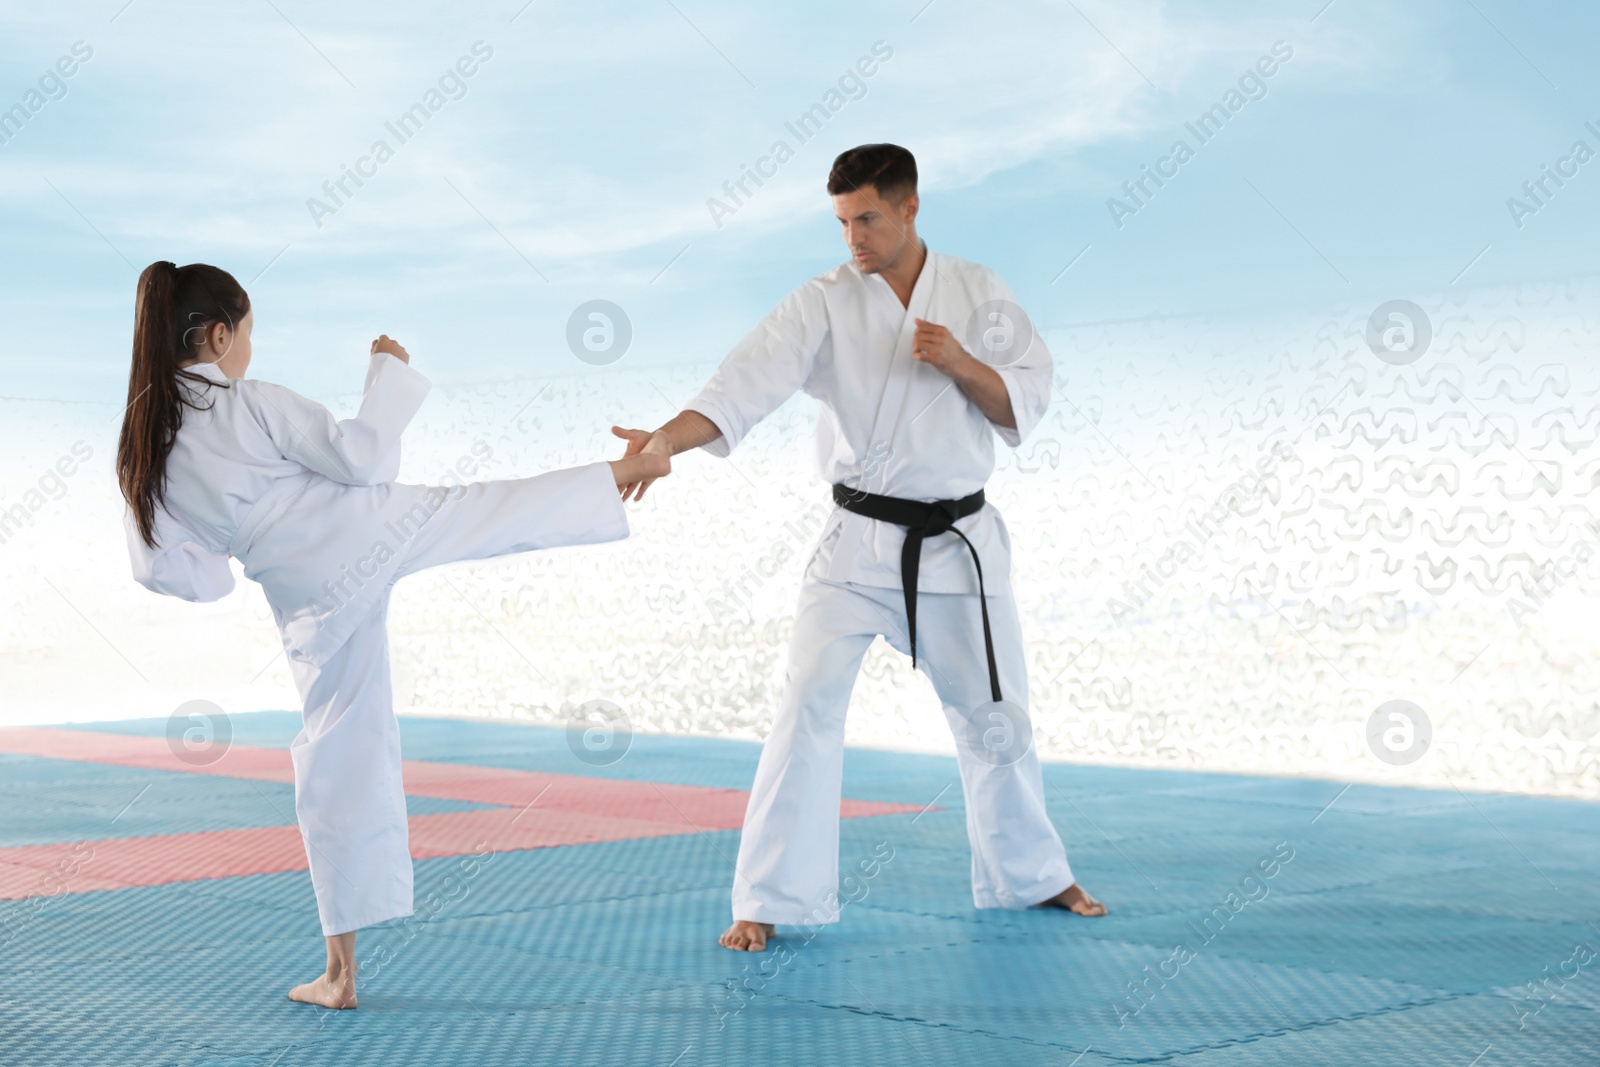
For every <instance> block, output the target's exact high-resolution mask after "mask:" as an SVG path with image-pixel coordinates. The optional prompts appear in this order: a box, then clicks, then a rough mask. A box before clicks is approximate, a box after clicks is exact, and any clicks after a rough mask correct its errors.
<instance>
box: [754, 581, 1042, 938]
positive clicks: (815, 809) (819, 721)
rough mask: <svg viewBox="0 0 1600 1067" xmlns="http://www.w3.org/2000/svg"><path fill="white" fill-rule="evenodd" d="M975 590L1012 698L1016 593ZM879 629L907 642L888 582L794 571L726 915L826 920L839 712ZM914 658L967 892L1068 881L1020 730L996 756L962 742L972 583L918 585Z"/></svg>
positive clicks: (1023, 691)
mask: <svg viewBox="0 0 1600 1067" xmlns="http://www.w3.org/2000/svg"><path fill="white" fill-rule="evenodd" d="M814 569H815V568H813V570H814ZM988 600H989V620H990V625H991V627H992V628H993V632H994V651H995V660H996V663H997V665H998V668H999V672H1000V688H1001V691H1002V695H1003V696H1004V697H1005V698H1006V700H1008V701H1011V702H1013V703H1016V704H1018V705H1020V706H1021V707H1022V708H1023V709H1026V708H1027V706H1028V704H1027V700H1028V695H1027V694H1028V663H1027V658H1026V655H1025V654H1024V651H1023V645H1022V628H1021V624H1020V622H1019V620H1018V617H1017V608H1016V602H1015V600H1014V599H1013V598H1012V596H1011V595H1010V593H1009V591H1008V592H1006V593H1005V594H1002V595H994V594H992V593H991V594H990V596H989V598H988ZM879 635H882V636H883V637H885V638H886V639H887V640H888V641H889V643H890V645H892V646H893V647H894V648H896V649H898V650H899V651H900V652H902V653H904V654H906V655H909V654H910V652H911V648H910V643H909V641H908V640H907V633H906V611H905V595H904V593H903V592H902V591H901V590H899V589H886V588H879V587H876V586H866V585H858V584H855V583H840V582H830V581H825V580H821V579H819V578H816V577H814V576H813V575H811V574H808V575H807V577H806V579H805V581H804V583H803V584H802V586H801V588H800V600H799V605H798V607H797V608H796V610H795V621H794V635H793V637H792V638H791V640H790V642H789V660H788V668H787V673H786V677H785V680H784V691H783V697H782V700H781V702H780V704H779V708H778V714H777V718H776V721H775V722H774V723H773V727H772V733H771V734H770V735H768V737H767V740H766V743H765V744H764V745H763V746H762V749H761V761H760V764H759V765H758V766H757V768H756V779H755V785H754V786H753V787H752V789H751V793H750V803H749V807H748V808H747V810H746V812H745V819H744V833H743V836H742V837H741V838H740V841H739V859H738V863H737V867H736V872H735V874H734V884H733V916H734V918H735V919H745V920H749V921H752V922H767V923H783V924H785V925H814V924H820V923H830V922H836V921H838V917H839V905H838V895H837V894H838V886H839V802H840V796H841V778H842V775H843V769H844V723H845V712H846V710H847V708H848V707H849V704H850V692H851V690H852V689H853V688H854V687H855V681H856V675H857V674H858V673H859V671H860V669H861V661H862V659H863V658H864V657H865V656H866V653H867V648H868V647H869V646H870V645H871V644H872V642H873V639H874V638H876V637H878V636H879ZM917 669H918V670H920V671H922V672H923V673H924V674H925V675H927V677H928V680H929V681H931V682H932V683H933V688H934V690H935V692H936V693H937V694H938V697H939V701H940V703H941V704H943V706H944V714H945V719H946V720H947V721H948V723H949V725H950V729H951V731H952V732H953V733H954V734H955V737H956V758H957V764H958V766H959V768H960V774H961V788H962V791H963V793H964V794H965V797H966V808H967V840H968V842H969V843H970V844H971V846H972V900H973V903H974V904H976V905H977V906H978V907H980V908H1018V907H1027V906H1029V905H1033V904H1038V903H1040V902H1042V901H1044V900H1047V899H1049V898H1050V897H1053V896H1055V895H1056V894H1057V893H1060V892H1061V891H1062V890H1064V889H1066V888H1067V887H1068V886H1070V885H1072V883H1073V877H1072V868H1071V867H1069V866H1068V865H1067V854H1066V849H1065V847H1064V846H1063V845H1062V843H1061V837H1060V835H1059V834H1057V833H1056V830H1055V827H1054V826H1052V825H1051V823H1050V819H1049V816H1048V815H1047V814H1046V812H1045V802H1044V781H1043V779H1042V777H1041V775H1040V771H1039V757H1038V754H1037V752H1036V751H1035V750H1034V748H1033V745H1032V744H1031V739H1030V743H1029V745H1028V749H1027V753H1026V754H1025V755H1024V756H1022V758H1020V759H1018V760H1017V761H1016V762H1014V763H1012V764H1010V765H1009V766H997V765H994V764H993V763H990V762H987V761H985V760H983V759H980V758H979V757H978V756H977V755H975V754H974V752H973V750H972V749H971V748H970V747H969V743H968V740H967V739H968V738H969V736H971V735H970V734H969V732H968V731H969V723H970V720H971V718H972V716H973V713H974V712H976V711H978V710H980V709H981V708H982V707H983V705H985V704H987V703H988V702H989V701H990V699H991V694H990V691H989V667H988V661H987V659H986V657H985V654H984V644H983V619H982V616H981V615H980V614H979V606H978V597H977V596H976V595H975V594H974V595H963V594H939V593H922V594H920V595H919V596H918V599H917ZM986 725H987V724H986ZM929 799H930V800H931V799H932V798H931V797H930V798H929Z"/></svg>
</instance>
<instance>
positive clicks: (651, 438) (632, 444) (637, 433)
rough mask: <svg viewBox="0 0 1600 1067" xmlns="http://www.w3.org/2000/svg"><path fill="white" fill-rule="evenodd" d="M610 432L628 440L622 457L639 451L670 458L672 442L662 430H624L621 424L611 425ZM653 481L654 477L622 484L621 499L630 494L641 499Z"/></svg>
mask: <svg viewBox="0 0 1600 1067" xmlns="http://www.w3.org/2000/svg"><path fill="white" fill-rule="evenodd" d="M611 432H612V433H614V434H616V435H617V436H618V437H620V438H622V439H623V440H624V441H626V442H628V449H627V451H625V452H624V453H623V454H622V458H623V459H627V458H628V457H630V456H637V455H640V454H641V453H642V454H645V455H659V456H665V457H667V458H668V459H669V460H670V459H671V458H672V442H671V441H670V440H668V438H667V435H666V432H665V431H664V430H657V431H656V432H655V433H651V432H650V431H649V430H625V429H623V428H622V427H621V426H613V427H611ZM655 482H656V480H655V479H654V478H646V479H645V480H643V481H638V482H630V483H629V484H627V485H624V486H622V499H623V500H627V499H629V497H630V494H631V496H632V499H634V500H643V499H644V493H645V490H646V489H649V488H650V487H651V486H652V485H654V484H655Z"/></svg>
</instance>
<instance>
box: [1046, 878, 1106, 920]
mask: <svg viewBox="0 0 1600 1067" xmlns="http://www.w3.org/2000/svg"><path fill="white" fill-rule="evenodd" d="M1039 907H1041V908H1044V907H1050V908H1065V909H1066V910H1068V911H1070V912H1072V913H1073V914H1074V915H1083V916H1086V917H1088V918H1091V919H1098V918H1099V917H1100V916H1102V915H1104V914H1105V913H1106V906H1105V905H1104V904H1102V903H1100V902H1099V901H1098V900H1096V899H1094V897H1091V896H1090V895H1089V894H1088V893H1085V892H1084V891H1083V887H1082V886H1080V885H1079V884H1078V883H1077V882H1073V883H1072V884H1071V885H1069V886H1067V888H1065V889H1063V890H1062V891H1061V892H1059V893H1057V894H1056V895H1055V896H1053V897H1051V898H1050V899H1049V900H1041V901H1039Z"/></svg>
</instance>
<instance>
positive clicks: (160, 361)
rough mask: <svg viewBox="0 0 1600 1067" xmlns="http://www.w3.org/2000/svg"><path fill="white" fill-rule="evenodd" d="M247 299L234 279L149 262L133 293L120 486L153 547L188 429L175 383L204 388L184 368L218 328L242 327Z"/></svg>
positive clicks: (186, 400) (185, 399) (212, 270)
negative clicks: (172, 467)
mask: <svg viewBox="0 0 1600 1067" xmlns="http://www.w3.org/2000/svg"><path fill="white" fill-rule="evenodd" d="M249 311H250V298H249V296H247V295H246V294H245V291H244V289H243V288H241V287H240V285H239V283H238V282H237V281H235V280H234V278H233V275H231V274H229V273H228V272H227V271H224V270H219V269H217V268H216V267H209V266H206V265H205V264H201V263H195V264H191V265H189V266H186V267H179V266H177V265H175V264H173V263H168V262H166V261H164V260H163V261H162V262H159V263H152V264H150V266H148V267H146V268H145V269H144V273H142V274H140V275H139V284H138V288H137V291H136V293H135V296H134V315H133V366H132V368H131V369H130V371H129V374H128V406H127V407H126V408H125V409H124V410H123V413H122V433H121V436H120V437H119V438H118V441H117V484H118V485H119V486H120V487H121V488H122V496H123V499H125V500H126V501H127V502H128V507H129V508H130V509H132V511H133V517H134V521H135V523H136V524H137V525H138V528H139V534H140V536H141V537H143V538H144V542H145V544H147V545H150V546H151V547H152V548H153V547H155V543H156V542H155V516H156V509H157V508H158V507H160V506H161V505H162V503H163V501H164V499H165V497H166V486H167V457H168V456H169V455H170V454H171V453H172V445H173V442H174V441H176V440H177V438H178V428H179V427H180V426H181V425H182V424H183V408H184V405H185V404H188V405H190V406H195V404H194V401H193V400H192V399H191V398H190V397H189V396H186V395H185V392H184V388H183V386H182V385H181V384H180V383H179V381H178V378H179V377H184V378H188V379H190V380H191V381H194V382H196V383H200V384H202V385H210V384H213V383H212V382H211V380H210V379H209V378H205V377H203V376H202V375H198V374H195V373H193V372H191V371H187V370H183V369H181V368H180V364H183V363H185V362H188V361H189V360H191V359H193V358H194V357H195V354H196V352H197V351H198V349H199V347H200V343H201V341H202V339H203V338H204V336H205V333H206V330H208V329H209V328H210V327H211V325H212V324H213V323H216V322H225V323H227V324H228V326H229V328H230V329H235V330H237V329H238V327H239V322H240V320H241V319H243V318H244V316H245V315H246V314H248V313H249Z"/></svg>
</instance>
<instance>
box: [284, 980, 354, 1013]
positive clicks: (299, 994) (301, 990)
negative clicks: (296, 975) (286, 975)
mask: <svg viewBox="0 0 1600 1067" xmlns="http://www.w3.org/2000/svg"><path fill="white" fill-rule="evenodd" d="M289 999H290V1000H297V1001H299V1002H300V1003H302V1004H318V1005H321V1006H322V1007H324V1008H353V1007H355V1006H356V981H355V978H354V977H350V978H337V979H336V978H330V977H328V976H327V975H322V976H321V977H320V978H318V979H317V980H316V981H315V982H307V983H306V984H305V985H297V986H295V987H294V988H293V989H291V990H289Z"/></svg>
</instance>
